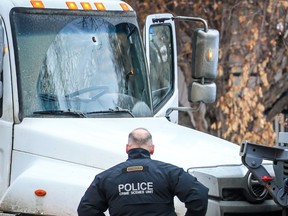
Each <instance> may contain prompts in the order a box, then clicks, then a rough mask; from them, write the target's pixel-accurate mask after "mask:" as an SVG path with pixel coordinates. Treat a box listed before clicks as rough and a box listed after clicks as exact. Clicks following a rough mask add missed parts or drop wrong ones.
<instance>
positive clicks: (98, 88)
mask: <svg viewBox="0 0 288 216" xmlns="http://www.w3.org/2000/svg"><path fill="white" fill-rule="evenodd" d="M93 91H95V92H96V94H95V95H94V96H93V97H92V98H91V99H92V100H95V99H97V98H99V97H101V96H102V95H103V94H105V93H106V92H107V91H108V86H91V87H88V88H83V89H80V90H77V91H75V92H72V93H70V94H67V95H65V97H66V98H73V97H77V96H79V95H81V94H85V93H87V92H93Z"/></svg>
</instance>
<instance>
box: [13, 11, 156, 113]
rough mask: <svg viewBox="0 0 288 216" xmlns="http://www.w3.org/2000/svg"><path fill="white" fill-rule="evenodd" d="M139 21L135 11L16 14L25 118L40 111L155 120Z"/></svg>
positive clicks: (19, 72) (16, 39)
mask: <svg viewBox="0 0 288 216" xmlns="http://www.w3.org/2000/svg"><path fill="white" fill-rule="evenodd" d="M135 20H136V19H135V14H134V13H133V12H128V13H127V12H126V13H123V12H121V13H120V12H99V11H94V12H93V13H92V12H85V11H82V12H81V11H80V12H77V13H76V12H75V11H73V12H70V13H69V12H65V14H64V13H63V12H61V11H60V10H47V9H46V10H35V9H32V10H27V9H14V10H13V12H12V13H11V21H12V29H13V35H14V44H15V47H16V48H15V53H16V56H15V57H16V63H17V73H18V77H17V79H18V90H19V100H20V112H21V115H22V116H21V117H22V118H24V117H26V116H33V114H34V113H35V112H37V113H39V111H40V112H41V111H45V113H48V112H47V111H52V112H53V111H73V112H80V113H85V114H89V113H95V112H96V113H97V112H99V113H101V112H103V111H109V110H115V109H118V110H123V109H127V110H130V111H131V112H132V113H133V115H134V116H151V115H152V111H151V96H150V91H149V87H148V86H149V83H148V78H147V70H146V64H145V58H144V56H143V53H144V52H143V48H142V44H141V40H140V36H139V31H138V27H137V24H136V23H135ZM43 113H44V112H43ZM49 113H51V112H49ZM55 113H56V112H55ZM57 113H59V112H57ZM85 116H87V117H89V115H85Z"/></svg>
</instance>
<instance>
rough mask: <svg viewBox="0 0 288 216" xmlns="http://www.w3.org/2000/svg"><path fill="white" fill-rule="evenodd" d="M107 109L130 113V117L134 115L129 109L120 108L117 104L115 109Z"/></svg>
mask: <svg viewBox="0 0 288 216" xmlns="http://www.w3.org/2000/svg"><path fill="white" fill-rule="evenodd" d="M109 111H111V112H123V113H128V114H129V115H131V117H133V118H134V117H135V116H134V115H133V113H132V112H131V111H130V110H129V109H123V108H121V107H119V106H117V107H115V109H111V108H110V109H109Z"/></svg>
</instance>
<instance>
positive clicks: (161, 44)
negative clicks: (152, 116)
mask: <svg viewBox="0 0 288 216" xmlns="http://www.w3.org/2000/svg"><path fill="white" fill-rule="evenodd" d="M149 34H150V35H149V41H150V43H149V46H150V73H151V74H150V81H151V87H152V100H153V106H154V108H155V109H157V108H159V107H160V106H161V104H162V103H163V102H164V101H166V100H165V99H168V98H169V96H170V95H171V94H172V91H173V79H174V78H173V63H172V62H173V59H172V58H173V55H172V48H171V46H172V39H171V29H170V26H169V25H161V26H151V27H150V30H149Z"/></svg>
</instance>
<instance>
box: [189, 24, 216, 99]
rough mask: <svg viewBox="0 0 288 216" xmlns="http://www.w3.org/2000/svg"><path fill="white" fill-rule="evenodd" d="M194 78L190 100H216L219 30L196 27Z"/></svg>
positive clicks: (194, 34)
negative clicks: (215, 80) (215, 81)
mask: <svg viewBox="0 0 288 216" xmlns="http://www.w3.org/2000/svg"><path fill="white" fill-rule="evenodd" d="M192 49H193V51H192V78H193V81H192V83H191V85H190V87H189V101H191V102H204V103H213V102H214V101H215V100H216V85H215V83H214V82H213V80H214V79H215V78H216V76H217V65H218V50H219V32H218V31H217V30H214V29H209V30H208V29H207V30H206V31H205V30H204V29H196V30H195V31H194V33H193V42H192Z"/></svg>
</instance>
